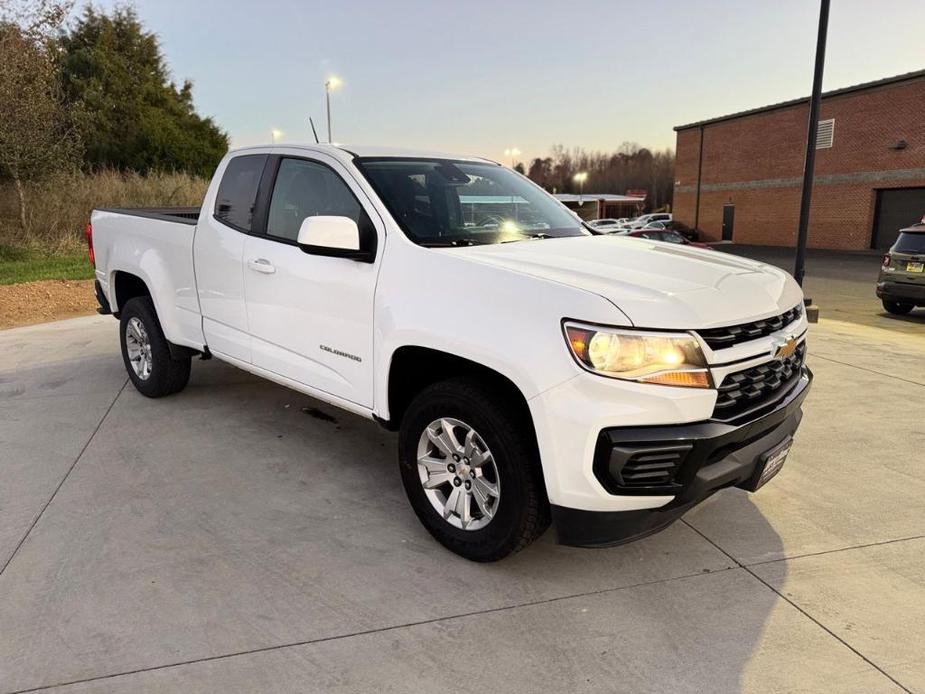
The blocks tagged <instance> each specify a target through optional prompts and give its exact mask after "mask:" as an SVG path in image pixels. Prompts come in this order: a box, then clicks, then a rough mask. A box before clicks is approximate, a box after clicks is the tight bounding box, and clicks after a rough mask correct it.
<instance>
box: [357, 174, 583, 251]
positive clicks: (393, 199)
mask: <svg viewBox="0 0 925 694" xmlns="http://www.w3.org/2000/svg"><path fill="white" fill-rule="evenodd" d="M354 163H356V165H357V167H358V168H359V169H360V171H361V172H362V173H363V175H364V176H366V179H367V180H368V181H369V182H370V184H371V185H372V186H373V188H375V189H376V192H377V193H378V194H379V196H380V197H381V198H382V200H383V202H384V203H385V205H386V207H388V208H389V212H391V213H392V216H393V217H394V218H395V220H396V221H397V222H398V224H399V225H400V226H401V227H402V229H403V230H404V232H405V234H407V236H408V238H410V239H411V240H412V241H414V242H415V243H419V244H421V245H424V246H468V245H474V244H484V243H505V242H508V241H522V240H524V239H530V238H549V237H560V236H585V235H587V232H586V231H585V230H584V228H583V227H582V225H581V222H579V221H578V219H577V218H576V217H575V216H573V215H572V214H571V213H570V212H569V211H568V210H567V209H565V208H564V207H562V205H560V204H559V203H558V202H557V201H556V200H555V199H554V198H552V197H550V196H549V195H548V194H547V193H546V192H544V191H543V190H542V189H540V188H538V187H537V186H535V185H533V184H532V183H530V182H529V181H527V180H525V179H524V178H522V177H521V176H519V175H518V174H516V173H514V172H513V171H511V170H510V169H506V168H504V167H502V166H498V165H496V164H489V163H479V162H464V161H451V160H448V159H396V158H382V159H379V158H375V159H372V158H366V159H362V158H361V159H356V160H354Z"/></svg>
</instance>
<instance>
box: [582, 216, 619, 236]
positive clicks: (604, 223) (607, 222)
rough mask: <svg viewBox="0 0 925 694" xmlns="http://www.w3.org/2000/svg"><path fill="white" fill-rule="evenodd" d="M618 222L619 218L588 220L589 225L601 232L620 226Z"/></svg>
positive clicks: (613, 229)
mask: <svg viewBox="0 0 925 694" xmlns="http://www.w3.org/2000/svg"><path fill="white" fill-rule="evenodd" d="M620 224H621V222H620V220H619V219H593V220H591V221H590V222H588V226H589V227H591V228H592V229H594V230H595V231H599V232H601V233H607V232H609V231H615V230H617V229H619V228H620Z"/></svg>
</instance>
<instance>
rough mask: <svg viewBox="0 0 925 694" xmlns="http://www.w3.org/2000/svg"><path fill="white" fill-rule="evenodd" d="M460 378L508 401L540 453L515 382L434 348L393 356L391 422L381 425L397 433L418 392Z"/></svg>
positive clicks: (414, 348)
mask: <svg viewBox="0 0 925 694" xmlns="http://www.w3.org/2000/svg"><path fill="white" fill-rule="evenodd" d="M460 377H463V378H471V379H472V380H474V381H477V382H479V383H482V384H485V385H486V386H488V387H489V388H492V389H494V390H496V391H497V392H498V393H499V394H501V395H502V396H503V397H506V398H509V399H510V401H511V403H512V404H513V405H514V407H515V412H516V413H517V415H518V416H519V417H520V418H522V420H523V423H524V425H525V426H528V427H529V430H528V433H529V437H530V439H531V441H532V443H533V445H535V446H537V449H536V450H537V451H538V450H539V447H538V445H537V437H536V428H535V426H534V423H533V416H532V414H531V413H530V407H529V405H528V403H527V398H526V397H525V396H524V394H523V391H522V390H521V389H520V388H519V387H518V386H517V384H516V383H514V381H513V380H511V379H510V378H509V377H508V376H506V375H505V374H503V373H501V372H500V371H497V370H496V369H493V368H491V367H489V366H485V365H484V364H480V363H478V362H476V361H473V360H471V359H467V358H465V357H460V356H458V355H456V354H450V353H449V352H443V351H441V350H438V349H434V348H432V347H422V346H417V345H404V346H402V347H399V348H398V349H396V350H395V351H394V352H393V353H392V357H391V360H390V362H389V373H388V379H387V383H388V386H387V389H388V392H387V402H388V408H389V409H388V419H380V420H379V421H380V423H381V424H382V425H383V426H384V427H385V428H387V429H389V430H390V431H397V430H398V429H399V428H400V427H401V421H402V418H403V417H404V415H405V412H407V410H408V406H409V405H410V404H411V401H412V400H414V398H415V396H416V395H417V394H418V393H420V392H421V391H422V390H423V389H424V388H426V387H427V386H429V385H432V384H434V383H438V382H440V381H445V380H447V379H450V378H460Z"/></svg>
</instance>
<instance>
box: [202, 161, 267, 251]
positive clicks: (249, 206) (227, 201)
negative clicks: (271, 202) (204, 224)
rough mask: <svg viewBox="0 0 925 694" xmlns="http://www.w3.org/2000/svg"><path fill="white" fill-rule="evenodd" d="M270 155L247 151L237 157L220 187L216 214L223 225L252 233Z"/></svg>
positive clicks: (216, 201) (214, 214)
mask: <svg viewBox="0 0 925 694" xmlns="http://www.w3.org/2000/svg"><path fill="white" fill-rule="evenodd" d="M267 156H268V155H266V154H245V155H243V156H239V157H234V158H233V159H232V160H231V161H230V162H228V166H226V167H225V173H224V174H223V175H222V182H221V183H220V184H219V186H218V194H217V195H216V196H215V210H214V211H213V216H214V217H215V219H217V220H218V221H220V222H222V223H223V224H227V225H228V226H230V227H232V228H234V229H237V230H238V231H243V232H244V233H250V231H251V229H252V227H253V221H254V207H255V205H256V203H257V189H258V188H259V187H260V177H261V176H262V175H263V168H264V166H266V163H267Z"/></svg>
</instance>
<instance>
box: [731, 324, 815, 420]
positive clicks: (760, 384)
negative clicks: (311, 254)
mask: <svg viewBox="0 0 925 694" xmlns="http://www.w3.org/2000/svg"><path fill="white" fill-rule="evenodd" d="M805 358H806V343H805V342H801V343H800V344H799V345H798V346H797V348H796V351H795V352H794V353H793V354H791V355H790V356H789V357H786V358H784V359H774V360H772V361H769V362H766V363H764V364H760V365H759V366H753V367H751V368H750V369H745V370H744V371H738V372H736V373H732V374H729V375H728V376H726V378H725V379H724V380H723V382H722V384H721V385H720V386H719V388H718V390H719V395H718V396H717V398H716V406H715V407H714V408H713V418H714V419H718V420H721V421H729V420H732V419H735V418H736V417H739V416H741V415H742V414H745V413H746V412H751V411H753V410H757V409H759V408H761V407H764V406H766V405H771V404H774V403H775V402H777V401H778V400H779V399H780V398H781V397H783V396H784V395H786V394H787V393H788V392H789V391H790V390H791V388H793V386H794V385H796V383H797V381H798V380H799V378H800V372H801V369H802V367H803V361H804V360H805Z"/></svg>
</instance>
